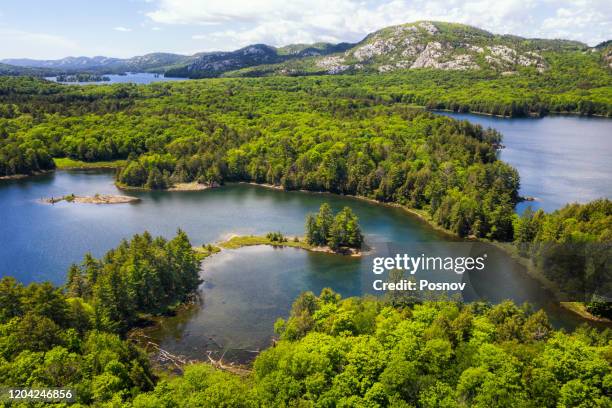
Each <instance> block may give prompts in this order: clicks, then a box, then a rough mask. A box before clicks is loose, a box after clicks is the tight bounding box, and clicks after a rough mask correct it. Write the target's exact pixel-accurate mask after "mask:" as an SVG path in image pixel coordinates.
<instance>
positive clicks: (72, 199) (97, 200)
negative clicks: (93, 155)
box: [42, 194, 140, 204]
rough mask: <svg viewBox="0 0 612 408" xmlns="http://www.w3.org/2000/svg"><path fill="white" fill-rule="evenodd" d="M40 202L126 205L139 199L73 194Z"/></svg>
mask: <svg viewBox="0 0 612 408" xmlns="http://www.w3.org/2000/svg"><path fill="white" fill-rule="evenodd" d="M42 201H43V202H44V203H46V204H55V203H59V202H61V201H66V202H67V203H79V204H126V203H136V202H139V201H140V198H138V197H132V196H124V195H111V194H95V195H93V196H78V195H75V194H69V195H65V196H62V197H51V198H46V199H43V200H42Z"/></svg>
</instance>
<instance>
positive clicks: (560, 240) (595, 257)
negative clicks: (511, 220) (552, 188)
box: [514, 199, 612, 317]
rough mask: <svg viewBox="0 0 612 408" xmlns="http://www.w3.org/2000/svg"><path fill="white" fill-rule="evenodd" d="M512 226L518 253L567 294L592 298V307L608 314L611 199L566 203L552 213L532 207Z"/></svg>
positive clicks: (611, 271)
mask: <svg viewBox="0 0 612 408" xmlns="http://www.w3.org/2000/svg"><path fill="white" fill-rule="evenodd" d="M514 230H515V245H516V247H517V249H518V250H519V253H520V254H521V255H523V256H526V257H529V258H531V259H532V261H533V263H534V264H535V266H536V268H538V270H539V271H540V272H541V273H542V274H543V275H544V276H545V277H546V278H548V279H549V280H551V281H552V282H554V283H555V284H556V285H557V286H558V288H559V290H560V292H561V296H562V297H563V298H564V299H563V300H570V301H584V302H591V303H590V304H589V305H588V306H587V310H589V311H590V312H591V313H594V314H596V315H599V316H606V317H607V316H610V310H609V306H607V304H606V302H605V299H609V297H610V296H611V294H612V286H610V285H611V283H610V282H611V278H612V269H611V265H610V259H612V248H611V247H610V242H611V241H612V235H611V234H612V201H611V200H609V199H600V200H595V201H592V202H590V203H587V204H568V205H566V206H565V207H563V208H561V209H559V210H556V211H554V212H552V213H550V214H546V213H544V212H543V211H542V210H538V211H537V212H533V211H532V210H531V209H528V210H526V211H525V212H524V213H523V214H522V216H521V217H519V218H517V219H516V220H515V226H514ZM602 300H604V301H603V302H602Z"/></svg>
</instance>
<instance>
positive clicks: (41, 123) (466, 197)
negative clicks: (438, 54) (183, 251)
mask: <svg viewBox="0 0 612 408" xmlns="http://www.w3.org/2000/svg"><path fill="white" fill-rule="evenodd" d="M348 82H349V81H348V80H347V79H346V78H329V77H324V78H304V79H297V78H274V79H250V80H243V79H226V80H212V81H204V82H200V81H194V82H184V83H180V84H153V85H150V86H146V87H136V86H123V85H121V86H109V87H106V86H100V87H96V88H90V87H84V88H83V89H81V88H78V89H76V88H73V87H65V88H60V89H58V88H57V85H53V84H44V83H38V84H36V83H31V82H28V81H27V80H25V79H22V80H18V79H11V80H10V81H7V82H6V83H5V86H6V87H7V88H8V90H7V89H4V90H3V89H2V88H1V87H0V98H3V99H5V100H7V101H8V100H13V101H14V103H11V104H8V103H7V104H5V105H3V106H5V110H6V114H5V115H4V116H5V118H4V119H0V134H1V135H4V138H2V139H0V171H1V172H2V173H4V174H5V175H11V174H16V173H28V171H27V169H28V168H29V170H30V172H31V171H37V170H44V169H48V168H52V166H53V163H52V162H51V161H50V160H43V159H42V158H50V157H69V158H71V159H78V160H84V161H99V160H113V159H126V158H127V159H128V162H127V164H126V165H125V167H123V168H122V169H121V170H120V171H119V173H118V174H117V181H118V182H119V184H120V185H125V186H135V187H146V188H159V189H161V188H166V187H168V186H170V185H172V184H173V183H176V182H186V181H199V182H202V183H222V182H224V181H240V180H248V181H255V182H259V183H264V182H265V183H270V184H275V185H281V186H283V187H284V188H286V189H307V190H315V191H321V190H324V191H331V192H336V193H341V194H354V195H360V196H366V197H369V198H373V199H376V200H379V201H384V202H396V203H400V204H405V205H408V206H410V207H413V208H417V209H423V210H427V211H428V212H429V214H430V215H431V216H432V218H433V219H434V220H436V222H438V223H439V224H440V225H443V226H444V227H446V228H448V229H451V230H453V231H454V232H456V233H458V234H459V235H461V236H467V235H474V236H478V237H488V238H492V239H499V240H511V239H512V214H513V207H514V204H515V203H516V201H517V199H518V196H517V191H518V183H519V181H518V174H517V173H516V171H515V170H514V169H512V168H511V167H509V166H508V165H506V164H504V163H502V162H500V161H498V160H497V158H496V151H497V148H498V145H499V143H500V140H501V136H500V135H499V134H498V133H497V132H495V131H493V130H484V129H482V128H481V127H479V126H474V125H471V124H469V123H468V122H458V121H455V120H452V119H450V118H446V117H441V116H438V115H433V114H431V113H427V112H424V111H422V110H420V109H416V108H412V107H410V106H407V105H406V104H404V103H401V102H398V103H385V102H384V101H383V100H381V101H376V100H370V99H368V98H362V97H360V96H358V95H353V96H350V95H342V94H341V92H345V91H344V90H342V88H340V90H339V92H340V93H338V92H337V91H336V90H338V89H339V88H338V86H339V85H345V83H348ZM2 95H4V96H2ZM0 100H2V99H0ZM58 100H60V101H65V103H64V102H62V103H60V104H59V105H60V106H61V107H58V104H57V103H52V102H51V101H58ZM61 109H64V111H59V110H61ZM26 112H27V113H26ZM32 156H33V158H31V157H32ZM24 169H26V170H24Z"/></svg>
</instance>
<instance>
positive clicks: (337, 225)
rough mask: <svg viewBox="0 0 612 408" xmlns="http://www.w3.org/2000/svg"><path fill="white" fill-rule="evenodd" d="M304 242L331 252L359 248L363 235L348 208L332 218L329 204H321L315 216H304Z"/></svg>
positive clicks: (357, 220) (356, 220)
mask: <svg viewBox="0 0 612 408" xmlns="http://www.w3.org/2000/svg"><path fill="white" fill-rule="evenodd" d="M306 242H308V243H309V244H310V245H315V246H328V247H330V248H331V249H333V250H337V249H339V248H341V247H348V248H361V246H362V245H363V234H362V233H361V227H360V226H359V219H358V218H357V216H356V215H355V214H354V213H353V211H352V210H351V209H350V208H349V207H344V208H343V209H342V210H340V211H339V212H338V213H337V214H336V215H335V216H334V213H333V212H332V209H331V207H330V206H329V204H327V203H323V204H321V208H319V212H318V213H317V214H316V215H313V214H308V215H307V216H306Z"/></svg>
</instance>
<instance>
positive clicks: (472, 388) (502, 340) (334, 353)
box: [134, 289, 612, 408]
mask: <svg viewBox="0 0 612 408" xmlns="http://www.w3.org/2000/svg"><path fill="white" fill-rule="evenodd" d="M275 328H276V330H277V332H278V333H279V334H280V337H281V340H280V341H279V342H278V343H276V345H275V346H274V347H272V348H269V349H268V350H265V351H264V352H262V353H261V354H260V355H259V356H258V357H257V359H256V360H255V362H254V365H253V374H252V375H251V376H249V377H246V378H243V379H240V377H238V376H235V375H231V374H228V373H222V372H215V371H214V370H213V369H212V368H210V367H209V366H206V365H197V364H196V365H192V366H190V367H188V369H187V370H186V372H185V376H184V377H178V378H174V379H171V380H168V381H162V382H160V383H159V384H158V385H157V387H156V389H155V391H153V392H150V393H146V394H143V395H140V396H138V397H137V398H136V400H135V401H134V405H135V406H137V407H153V406H176V407H187V406H196V405H197V406H206V407H208V406H211V407H212V406H238V407H250V406H266V407H288V406H308V407H310V406H314V407H355V406H364V407H391V406H393V407H411V406H412V407H464V406H473V407H517V406H521V407H534V408H536V407H537V408H541V407H559V406H567V407H569V406H585V407H586V406H608V405H610V404H611V403H612V401H611V400H610V389H609V379H610V378H612V370H611V369H610V364H609V356H610V345H609V341H610V340H611V337H610V333H609V331H604V332H597V331H596V330H594V329H579V330H577V331H576V332H575V333H573V334H567V333H565V332H563V331H555V330H553V329H552V328H551V326H550V324H549V323H548V319H547V317H546V315H545V314H544V313H543V312H541V311H540V312H537V313H533V312H531V311H529V308H527V307H517V306H516V305H514V304H512V303H511V302H505V303H502V304H500V305H497V306H490V305H487V304H481V303H472V304H463V303H455V302H425V303H421V304H414V305H412V306H403V307H399V306H395V307H394V306H391V305H389V304H388V303H387V302H385V301H384V300H380V299H376V298H368V297H366V298H349V299H345V300H341V299H340V296H339V295H337V294H335V293H334V292H333V291H331V290H330V289H324V290H323V291H322V293H321V295H320V296H318V297H317V296H315V295H313V294H312V293H309V292H307V293H303V294H302V295H301V296H300V297H299V298H298V299H296V301H295V303H294V305H293V308H292V310H291V315H290V317H289V319H288V320H287V321H284V320H279V321H278V322H277V323H276V325H275ZM216 396H224V398H227V399H226V400H219V399H214V398H215V397H216ZM215 404H217V405H215Z"/></svg>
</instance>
